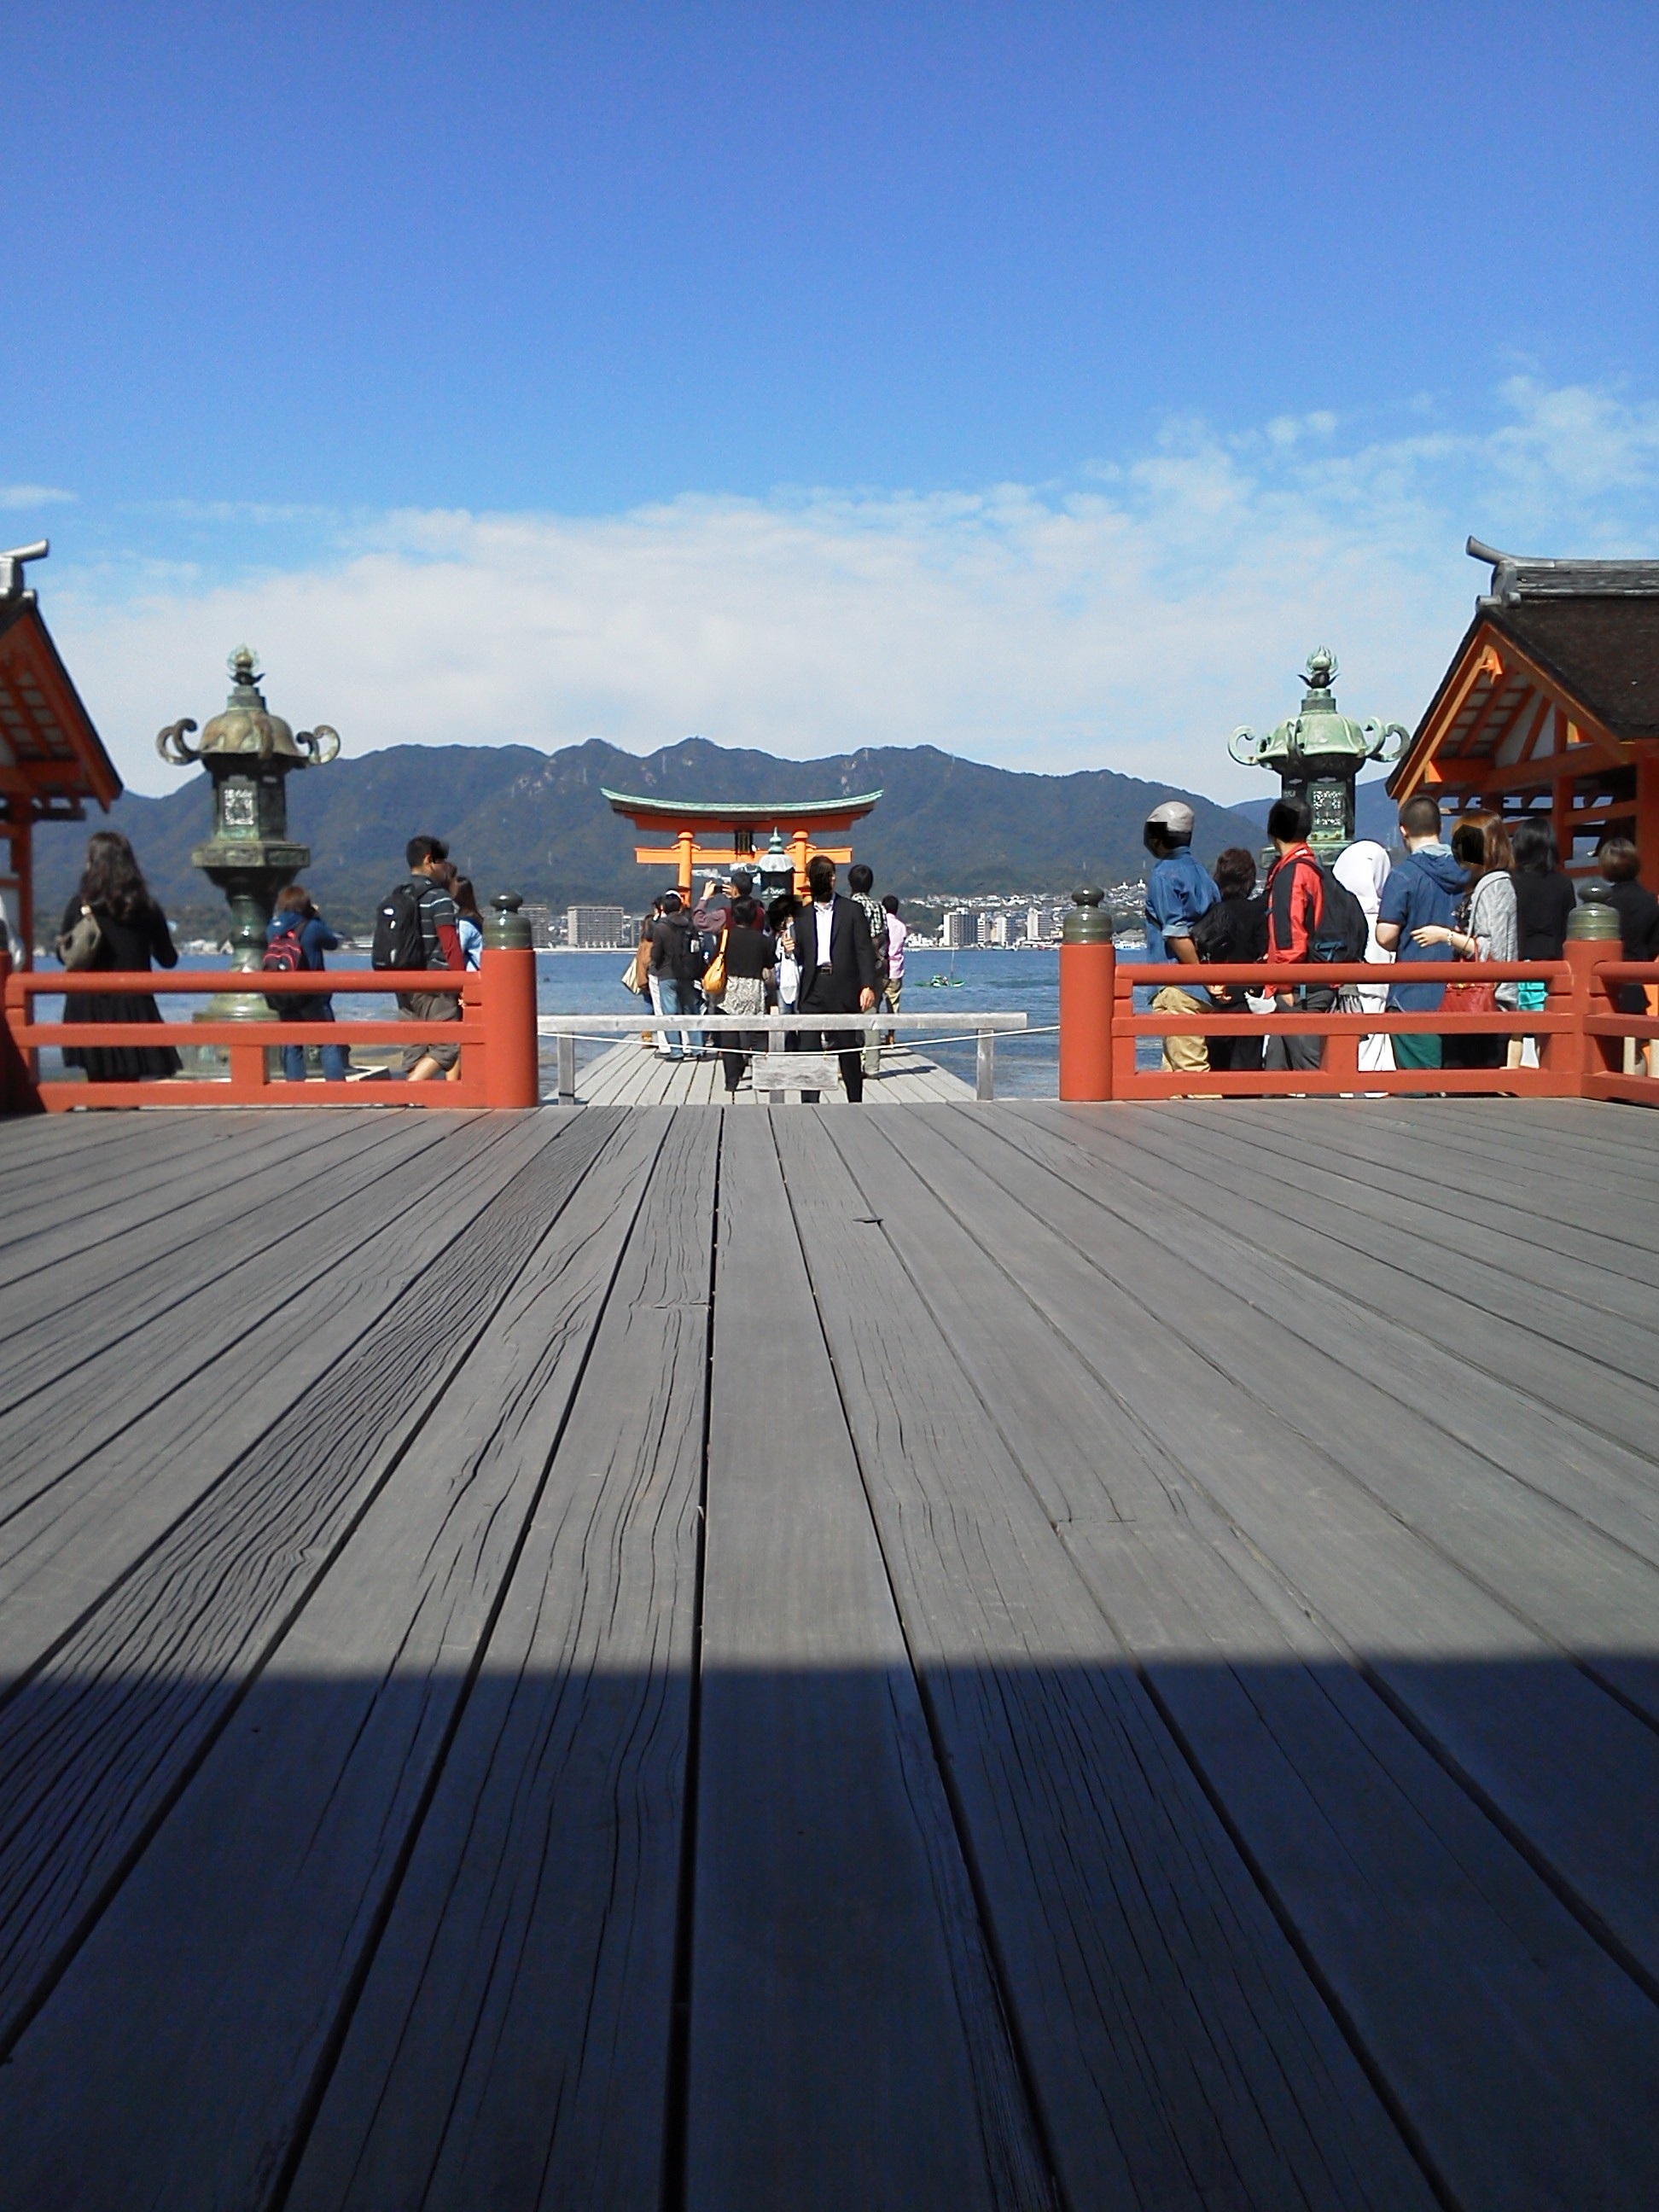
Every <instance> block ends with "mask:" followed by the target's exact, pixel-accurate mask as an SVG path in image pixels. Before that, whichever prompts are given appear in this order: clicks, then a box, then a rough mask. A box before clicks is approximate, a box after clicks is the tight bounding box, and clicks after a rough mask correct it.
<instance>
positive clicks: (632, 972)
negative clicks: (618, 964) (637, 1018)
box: [622, 952, 645, 999]
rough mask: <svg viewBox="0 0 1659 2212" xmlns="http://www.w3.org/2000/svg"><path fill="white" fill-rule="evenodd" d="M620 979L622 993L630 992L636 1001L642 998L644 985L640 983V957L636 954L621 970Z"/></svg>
mask: <svg viewBox="0 0 1659 2212" xmlns="http://www.w3.org/2000/svg"><path fill="white" fill-rule="evenodd" d="M622 979H623V990H624V991H631V992H632V993H633V994H634V996H635V998H636V999H642V998H644V996H645V985H644V984H643V983H641V981H640V956H639V954H638V953H637V952H636V953H635V955H634V957H633V958H632V959H631V960H630V961H629V963H628V965H627V967H626V968H624V969H623V974H622Z"/></svg>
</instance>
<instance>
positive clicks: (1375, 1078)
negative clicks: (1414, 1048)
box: [1060, 939, 1659, 1105]
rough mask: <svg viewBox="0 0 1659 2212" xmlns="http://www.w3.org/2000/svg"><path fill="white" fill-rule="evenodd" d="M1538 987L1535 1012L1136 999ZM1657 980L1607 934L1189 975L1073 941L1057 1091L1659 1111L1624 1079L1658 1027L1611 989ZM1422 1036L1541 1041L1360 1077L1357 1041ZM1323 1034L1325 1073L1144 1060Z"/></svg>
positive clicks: (1643, 1088)
mask: <svg viewBox="0 0 1659 2212" xmlns="http://www.w3.org/2000/svg"><path fill="white" fill-rule="evenodd" d="M1475 980H1479V981H1481V982H1486V983H1504V982H1521V981H1529V982H1541V983H1544V984H1546V985H1547V987H1548V999H1547V1003H1546V1005H1545V1006H1544V1008H1543V1010H1542V1011H1541V1012H1536V1013H1531V1012H1516V1011H1512V1010H1504V1009H1500V1010H1499V1011H1498V1012H1496V1013H1490V1014H1468V1013H1462V1012H1453V1011H1452V1010H1450V1009H1447V1010H1445V1011H1443V1012H1436V1013H1364V1012H1360V1013H1339V1012H1336V1011H1335V1009H1334V1008H1333V1010H1332V1011H1331V1012H1328V1013H1322V1014H1321V1013H1304V1012H1290V1013H1279V1012H1274V1013H1270V1014H1255V1013H1236V1014H1224V1013H1222V1012H1219V1011H1218V1010H1216V1011H1212V1010H1210V1009H1209V1008H1208V1007H1205V1008H1204V1010H1203V1011H1201V1012H1198V1013H1195V1014H1193V1013H1152V1012H1147V1013H1137V1012H1135V1011H1134V1004H1133V994H1134V992H1136V991H1137V990H1139V989H1141V988H1143V987H1145V988H1150V989H1151V990H1152V991H1160V990H1163V989H1164V988H1165V987H1168V986H1170V985H1174V986H1176V987H1177V988H1179V989H1182V990H1185V991H1190V992H1191V993H1192V994H1193V995H1194V997H1196V998H1198V999H1200V1000H1202V999H1203V998H1204V996H1205V992H1206V987H1207V986H1208V985H1210V984H1212V983H1214V984H1223V983H1225V984H1231V985H1233V986H1234V987H1248V988H1249V989H1253V990H1256V991H1260V990H1261V989H1262V988H1263V987H1267V986H1268V985H1271V987H1273V989H1275V990H1286V991H1288V990H1291V989H1293V988H1295V987H1297V986H1299V985H1304V984H1312V985H1323V986H1325V987H1333V986H1338V987H1340V985H1342V984H1344V983H1364V984H1370V985H1372V986H1373V987H1375V986H1379V985H1383V984H1386V983H1410V982H1420V983H1434V984H1444V983H1447V982H1460V983H1467V982H1470V981H1475ZM1621 982H1632V983H1642V984H1645V985H1647V986H1649V987H1652V986H1655V985H1659V963H1646V964H1643V963H1631V962H1627V961H1624V960H1620V959H1619V958H1617V957H1613V955H1612V949H1611V948H1610V947H1609V945H1608V944H1607V940H1606V939H1575V940H1573V941H1571V942H1570V943H1569V944H1568V945H1567V948H1566V957H1565V959H1563V960H1560V961H1532V962H1525V961H1517V962H1514V963H1497V962H1482V963H1480V964H1479V966H1478V967H1477V966H1474V965H1472V964H1470V963H1446V962H1439V963H1431V962H1427V961H1413V962H1407V961H1401V962H1400V963H1398V964H1397V965H1395V966H1390V967H1381V966H1371V965H1365V966H1344V967H1335V966H1316V965H1309V966H1297V967H1278V966H1275V967H1273V968H1272V969H1267V968H1264V967H1261V966H1251V967H1246V966H1225V967H1224V966H1220V965H1217V966H1215V967H1201V968H1193V967H1186V966H1180V965H1176V964H1173V963H1172V964H1170V965H1168V966H1160V967H1141V966H1132V965H1130V964H1129V963H1121V964H1120V963H1119V962H1118V960H1117V958H1116V956H1115V953H1114V951H1113V948H1112V947H1111V945H1105V944H1080V945H1062V947H1061V948H1060V1097H1062V1098H1066V1099H1092V1098H1125V1099H1130V1098H1181V1097H1211V1098H1214V1097H1225V1098H1263V1097H1285V1095H1286V1094H1288V1093H1291V1092H1295V1093H1296V1094H1297V1095H1298V1096H1301V1097H1334V1096H1340V1095H1351V1094H1352V1093H1354V1092H1358V1091H1370V1092H1379V1091H1380V1092H1384V1093H1390V1094H1392V1093H1400V1092H1415V1093H1419V1094H1420V1093H1421V1092H1423V1091H1442V1092H1447V1093H1454V1094H1457V1093H1482V1094H1485V1095H1487V1096H1490V1095H1492V1093H1494V1092H1497V1093H1501V1094H1504V1095H1506V1096H1509V1097H1521V1098H1603V1099H1619V1100H1624V1101H1626V1102H1627V1103H1634V1104H1640V1105H1659V1081H1654V1080H1650V1079H1649V1078H1647V1077H1645V1076H1641V1075H1636V1076H1630V1075H1626V1073H1625V1072H1624V1042H1623V1041H1624V1039H1626V1037H1636V1038H1638V1039H1642V1040H1644V1041H1645V1040H1647V1039H1650V1038H1653V1037H1659V1021H1655V1020H1653V1019H1652V1018H1650V1017H1649V1016H1647V1015H1644V1014H1624V1013H1620V1012H1618V1011H1617V1010H1616V1009H1615V1008H1614V1006H1613V1004H1612V1002H1611V1000H1610V999H1609V997H1608V987H1609V986H1610V985H1613V984H1616V983H1621ZM1413 1031H1415V1032H1417V1033H1418V1034H1419V1035H1420V1034H1424V1033H1427V1034H1430V1035H1432V1036H1505V1037H1508V1036H1532V1037H1536V1038H1537V1039H1538V1057H1539V1060H1540V1063H1541V1064H1540V1065H1539V1066H1537V1067H1495V1068H1487V1067H1481V1068H1454V1067H1447V1068H1430V1069H1424V1068H1390V1069H1386V1070H1384V1069H1371V1068H1366V1069H1364V1070H1363V1071H1362V1069H1361V1068H1360V1066H1359V1040H1360V1039H1361V1038H1362V1037H1366V1036H1377V1035H1379V1034H1383V1035H1400V1034H1402V1033H1404V1034H1410V1033H1412V1032H1413ZM1264 1035H1266V1036H1297V1035H1301V1036H1322V1037H1323V1038H1324V1039H1325V1041H1326V1042H1325V1051H1324V1058H1323V1064H1322V1066H1320V1067H1318V1068H1291V1069H1274V1070H1262V1071H1255V1070H1251V1071H1248V1072H1247V1071H1240V1072H1237V1073H1235V1072H1233V1071H1232V1070H1226V1071H1222V1070H1218V1069H1210V1070H1202V1069H1200V1070H1194V1071H1190V1072H1188V1071H1179V1070H1174V1071H1172V1070H1169V1069H1164V1068H1162V1067H1159V1068H1155V1069H1154V1068H1140V1067H1138V1066H1136V1064H1135V1044H1136V1040H1137V1039H1138V1038H1139V1037H1163V1036H1217V1037H1220V1036H1264Z"/></svg>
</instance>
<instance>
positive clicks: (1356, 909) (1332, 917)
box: [1308, 862, 1371, 966]
mask: <svg viewBox="0 0 1659 2212" xmlns="http://www.w3.org/2000/svg"><path fill="white" fill-rule="evenodd" d="M1316 865H1317V866H1318V868H1319V883H1320V890H1321V892H1322V900H1321V904H1320V908H1319V921H1318V924H1317V926H1316V927H1315V929H1314V930H1313V932H1312V933H1311V934H1310V938H1309V940H1308V957H1309V959H1310V960H1322V961H1328V962H1329V963H1331V965H1332V966H1335V965H1337V964H1338V963H1340V962H1343V961H1363V960H1364V957H1365V954H1366V952H1367V951H1368V950H1369V948H1370V941H1371V926H1370V922H1369V921H1367V919H1366V916H1365V909H1364V907H1363V906H1361V905H1360V903H1359V901H1358V899H1357V898H1356V897H1355V896H1354V895H1353V893H1352V891H1351V890H1349V889H1348V886H1347V885H1346V884H1343V883H1339V882H1338V881H1337V879H1336V878H1335V877H1334V875H1333V874H1332V873H1331V872H1330V870H1329V869H1328V867H1326V866H1324V864H1323V862H1318V863H1316Z"/></svg>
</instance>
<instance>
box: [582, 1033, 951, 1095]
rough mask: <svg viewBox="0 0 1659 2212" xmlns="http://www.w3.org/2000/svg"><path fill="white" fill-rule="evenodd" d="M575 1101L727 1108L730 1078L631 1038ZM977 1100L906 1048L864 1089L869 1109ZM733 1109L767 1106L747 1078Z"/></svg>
mask: <svg viewBox="0 0 1659 2212" xmlns="http://www.w3.org/2000/svg"><path fill="white" fill-rule="evenodd" d="M688 1026H690V1024H688ZM576 1096H577V1097H578V1098H579V1099H580V1101H581V1102H582V1103H583V1104H584V1105H589V1106H724V1105H725V1104H726V1103H727V1101H726V1076H725V1073H724V1072H723V1070H722V1068H721V1066H720V1060H719V1058H718V1056H717V1055H715V1054H712V1053H711V1054H708V1055H707V1056H705V1057H704V1058H702V1059H698V1060H677V1059H671V1058H670V1057H669V1056H668V1055H667V1054H665V1053H660V1052H657V1051H655V1050H652V1051H649V1052H647V1050H646V1048H644V1047H643V1046H642V1045H641V1044H640V1043H639V1042H638V1041H637V1039H635V1038H632V1037H630V1038H629V1039H627V1040H626V1042H623V1043H622V1044H616V1045H612V1046H611V1048H610V1049H609V1050H608V1051H606V1052H602V1053H601V1054H599V1057H598V1058H597V1059H596V1060H590V1061H589V1062H588V1063H587V1065H586V1066H585V1067H581V1068H579V1069H578V1070H577V1076H576ZM973 1096H974V1086H973V1085H972V1084H971V1083H964V1082H963V1080H962V1079H961V1077H960V1076H957V1075H951V1074H950V1073H948V1072H947V1071H946V1070H945V1068H942V1067H941V1066H939V1064H938V1062H937V1061H936V1060H928V1059H927V1057H926V1056H925V1055H924V1054H921V1053H919V1052H917V1051H915V1050H914V1049H913V1048H911V1047H910V1046H908V1045H904V1044H900V1045H887V1046H884V1048H883V1050H882V1055H881V1073H880V1075H879V1076H870V1077H866V1081H865V1086H864V1103H865V1104H866V1106H924V1105H937V1104H941V1103H956V1104H958V1105H960V1104H962V1103H965V1102H967V1101H969V1100H971V1099H972V1097H973ZM732 1103H735V1104H737V1105H738V1106H755V1105H758V1104H760V1103H763V1102H762V1101H761V1100H760V1099H758V1098H757V1097H756V1095H755V1091H754V1089H753V1086H752V1085H750V1082H749V1081H748V1079H747V1078H745V1079H744V1083H743V1085H742V1088H741V1089H740V1090H739V1091H738V1095H737V1098H736V1100H735V1101H734V1102H732ZM791 1103H793V1101H792V1102H791ZM822 1103H823V1104H824V1105H826V1106H844V1105H845V1104H846V1103H847V1097H846V1093H845V1092H844V1091H840V1090H836V1091H833V1092H832V1091H825V1092H824V1094H823V1102H822Z"/></svg>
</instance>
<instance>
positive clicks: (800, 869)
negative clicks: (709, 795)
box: [600, 786, 881, 898]
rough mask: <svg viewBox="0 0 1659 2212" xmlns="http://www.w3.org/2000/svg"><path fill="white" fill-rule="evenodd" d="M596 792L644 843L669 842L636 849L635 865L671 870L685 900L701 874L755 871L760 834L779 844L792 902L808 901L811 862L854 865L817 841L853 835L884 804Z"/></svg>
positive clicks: (868, 799) (839, 850) (842, 849)
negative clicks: (790, 876)
mask: <svg viewBox="0 0 1659 2212" xmlns="http://www.w3.org/2000/svg"><path fill="white" fill-rule="evenodd" d="M600 790H601V795H602V796H603V797H604V798H605V799H609V801H610V802H611V811H612V812H613V813H615V814H621V815H623V816H625V817H627V819H628V820H629V821H630V822H631V823H633V824H634V827H635V829H637V830H639V831H641V834H642V835H644V836H654V837H657V838H668V839H671V841H672V842H671V843H667V844H647V845H636V846H635V848H634V858H635V860H637V861H638V862H639V863H640V865H641V867H664V866H668V867H671V868H672V869H673V870H674V872H675V879H676V881H677V882H678V884H679V888H680V896H682V897H683V898H689V897H690V892H691V884H692V878H693V877H694V876H695V875H696V872H697V871H698V870H699V869H701V868H720V869H726V868H733V867H745V866H746V867H748V868H750V869H751V870H752V869H754V868H755V867H756V866H757V863H758V861H759V859H760V854H758V853H757V851H756V849H755V837H756V833H757V831H758V832H759V833H761V835H762V836H763V837H764V836H769V835H771V834H773V833H775V834H777V835H778V836H781V838H782V839H783V842H784V843H785V845H786V846H787V848H788V852H789V859H790V864H791V866H793V870H794V873H795V896H797V897H798V898H805V896H806V864H807V862H808V861H809V860H812V859H813V858H814V857H815V856H816V855H817V854H820V853H822V854H823V855H824V856H825V857H826V859H829V860H834V861H836V863H837V865H840V864H842V863H844V862H846V861H848V860H851V859H852V857H853V848H852V847H851V846H850V845H826V844H823V843H821V842H819V840H820V839H821V838H823V837H826V836H834V834H835V833H836V831H837V830H846V829H851V828H852V826H853V824H854V823H855V822H860V821H862V820H863V818H864V817H865V816H866V814H867V813H868V812H869V811H870V809H871V808H872V806H873V805H875V803H876V801H877V800H878V799H879V798H880V797H881V793H879V792H878V791H866V792H863V793H860V795H859V796H858V797H857V798H855V799H783V800H780V801H779V802H777V803H776V804H774V803H773V802H772V801H771V800H770V799H764V800H757V801H755V802H752V803H751V802H750V801H749V800H747V799H733V800H728V801H723V802H719V803H716V804H714V805H702V803H701V802H694V801H687V800H681V799H642V798H640V797H639V796H637V795H636V794H634V793H629V792H624V791H605V789H604V787H603V786H601V787H600ZM721 831H724V833H725V834H724V836H723V837H722V836H720V832H721ZM705 839H707V840H708V842H704V840H705Z"/></svg>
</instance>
